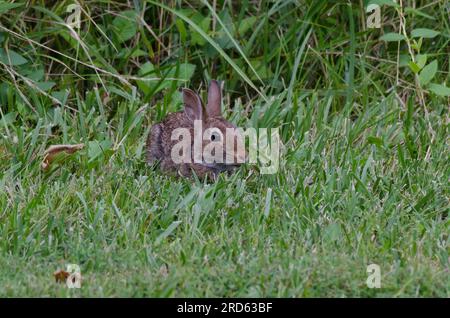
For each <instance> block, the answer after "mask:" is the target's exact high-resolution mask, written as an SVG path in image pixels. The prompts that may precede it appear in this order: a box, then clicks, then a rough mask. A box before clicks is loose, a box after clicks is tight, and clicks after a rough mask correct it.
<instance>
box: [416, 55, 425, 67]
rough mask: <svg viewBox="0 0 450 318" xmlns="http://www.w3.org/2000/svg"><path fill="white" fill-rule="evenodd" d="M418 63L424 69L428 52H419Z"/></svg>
mask: <svg viewBox="0 0 450 318" xmlns="http://www.w3.org/2000/svg"><path fill="white" fill-rule="evenodd" d="M416 64H417V66H418V67H419V68H420V69H422V68H423V67H424V66H425V64H427V55H426V54H418V55H417V56H416Z"/></svg>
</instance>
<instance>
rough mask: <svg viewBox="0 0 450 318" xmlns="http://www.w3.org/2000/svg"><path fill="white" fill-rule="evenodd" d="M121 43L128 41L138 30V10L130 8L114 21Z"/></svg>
mask: <svg viewBox="0 0 450 318" xmlns="http://www.w3.org/2000/svg"><path fill="white" fill-rule="evenodd" d="M112 25H113V27H114V31H115V33H116V34H117V38H118V40H119V42H120V43H122V42H125V41H128V40H129V39H131V38H132V37H134V36H135V34H136V32H137V23H136V12H135V11H134V10H128V11H124V12H122V13H120V15H119V16H117V17H116V18H115V19H114V20H113V23H112Z"/></svg>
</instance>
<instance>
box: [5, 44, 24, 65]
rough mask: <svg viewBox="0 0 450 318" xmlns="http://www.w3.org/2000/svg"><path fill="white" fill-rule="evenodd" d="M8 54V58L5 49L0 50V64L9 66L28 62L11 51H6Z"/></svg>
mask: <svg viewBox="0 0 450 318" xmlns="http://www.w3.org/2000/svg"><path fill="white" fill-rule="evenodd" d="M8 54H9V57H8V55H7V54H6V51H5V49H2V48H0V62H2V63H4V64H6V65H10V66H17V65H22V64H25V63H27V62H28V61H27V60H26V59H25V58H24V57H23V56H22V55H20V54H19V53H16V52H15V51H13V50H8Z"/></svg>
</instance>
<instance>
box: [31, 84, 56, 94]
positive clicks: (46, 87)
mask: <svg viewBox="0 0 450 318" xmlns="http://www.w3.org/2000/svg"><path fill="white" fill-rule="evenodd" d="M35 84H36V86H37V87H39V88H40V89H41V90H43V91H44V92H45V91H48V90H50V89H51V88H52V87H53V86H55V85H56V83H55V82H36V83H35Z"/></svg>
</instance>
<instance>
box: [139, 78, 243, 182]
mask: <svg viewBox="0 0 450 318" xmlns="http://www.w3.org/2000/svg"><path fill="white" fill-rule="evenodd" d="M183 102H184V110H183V111H179V112H176V113H171V114H169V115H167V117H166V118H165V119H164V120H163V121H162V122H160V123H157V124H154V125H153V126H152V127H151V129H150V133H149V135H148V137H147V153H146V155H147V163H148V164H150V165H152V164H154V163H155V162H159V163H160V167H161V170H162V171H164V172H175V173H177V174H179V175H181V176H185V177H189V176H192V174H193V173H195V174H196V175H197V176H198V177H199V178H205V177H210V178H212V179H215V178H216V177H217V175H218V174H219V173H220V172H223V171H227V172H232V171H233V170H234V169H235V168H236V167H237V166H238V165H239V164H240V163H242V162H243V160H244V159H243V158H245V150H242V149H238V150H237V151H236V153H234V151H235V150H236V148H235V147H234V145H232V148H230V147H228V148H227V146H226V145H224V146H223V152H224V153H223V156H224V157H225V156H227V152H228V153H233V154H232V155H233V158H236V159H237V160H234V161H233V162H232V163H224V162H213V163H207V162H205V161H201V162H194V160H193V153H194V151H193V145H194V140H193V138H192V139H191V145H190V146H191V156H192V157H191V159H192V160H191V161H190V162H181V163H176V162H174V160H173V159H172V149H173V147H174V145H175V144H177V143H178V142H179V140H172V134H173V131H174V130H175V129H176V128H185V129H187V130H188V131H189V134H190V136H194V120H201V123H202V136H203V132H204V131H205V129H208V128H211V129H218V131H220V133H221V134H222V135H220V133H218V134H217V135H216V136H217V138H215V139H216V140H215V142H223V143H224V144H225V139H226V138H225V136H226V133H227V128H236V127H235V126H234V125H233V124H232V123H230V122H228V121H226V120H225V119H224V118H223V117H222V115H221V92H220V87H219V84H218V83H217V82H216V81H212V82H211V84H210V87H209V90H208V104H207V106H206V109H205V107H204V106H203V103H202V101H201V99H200V97H199V95H198V94H196V93H195V92H193V91H191V90H190V89H183ZM219 135H220V138H219ZM235 138H236V139H240V138H242V137H241V136H240V135H239V134H238V135H237V136H236V137H235ZM211 141H212V140H203V139H202V140H201V143H202V145H203V146H207V145H208V143H209V142H211ZM236 141H238V140H236ZM239 141H240V142H242V140H239ZM228 155H229V154H228Z"/></svg>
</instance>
